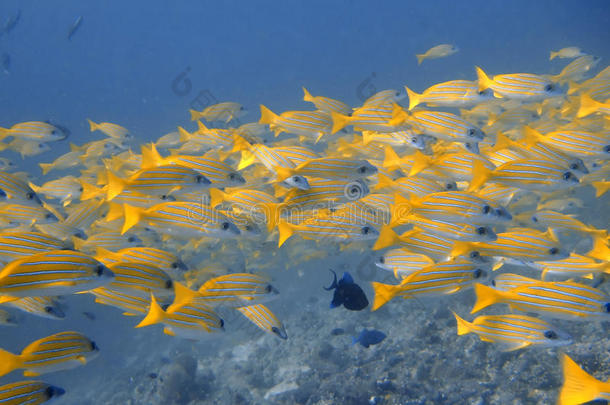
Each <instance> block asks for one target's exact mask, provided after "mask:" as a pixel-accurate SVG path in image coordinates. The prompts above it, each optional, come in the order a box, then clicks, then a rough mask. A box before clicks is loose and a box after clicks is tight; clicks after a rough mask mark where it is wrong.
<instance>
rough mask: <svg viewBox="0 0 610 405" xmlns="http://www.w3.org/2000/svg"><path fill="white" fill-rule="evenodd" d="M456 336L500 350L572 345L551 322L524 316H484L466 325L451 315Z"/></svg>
mask: <svg viewBox="0 0 610 405" xmlns="http://www.w3.org/2000/svg"><path fill="white" fill-rule="evenodd" d="M453 315H454V316H455V319H456V321H457V334H458V335H466V334H468V333H475V334H476V335H478V336H479V338H480V339H481V340H482V341H484V342H491V343H496V344H498V345H499V346H500V348H501V349H502V350H503V351H513V350H519V349H523V348H526V347H532V346H537V347H559V346H567V345H570V344H572V342H573V340H572V337H571V336H570V335H569V334H567V333H566V332H564V331H562V330H560V329H557V328H556V327H554V326H553V325H551V324H550V323H548V322H546V321H544V320H542V319H538V318H534V317H531V316H526V315H513V314H509V315H484V316H479V317H477V318H476V319H475V320H474V321H472V322H468V321H466V320H464V319H462V318H460V317H459V316H458V314H456V313H455V312H454V313H453Z"/></svg>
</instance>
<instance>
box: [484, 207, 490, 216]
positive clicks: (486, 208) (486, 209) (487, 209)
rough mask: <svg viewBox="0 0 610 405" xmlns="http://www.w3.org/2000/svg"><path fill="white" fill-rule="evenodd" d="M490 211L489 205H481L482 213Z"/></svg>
mask: <svg viewBox="0 0 610 405" xmlns="http://www.w3.org/2000/svg"><path fill="white" fill-rule="evenodd" d="M490 211H491V207H490V206H489V205H484V206H483V214H489V212H490Z"/></svg>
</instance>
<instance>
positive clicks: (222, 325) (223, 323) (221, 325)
mask: <svg viewBox="0 0 610 405" xmlns="http://www.w3.org/2000/svg"><path fill="white" fill-rule="evenodd" d="M224 326H225V321H223V320H222V319H220V327H221V328H224Z"/></svg>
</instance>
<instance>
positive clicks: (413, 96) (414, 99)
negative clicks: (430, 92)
mask: <svg viewBox="0 0 610 405" xmlns="http://www.w3.org/2000/svg"><path fill="white" fill-rule="evenodd" d="M405 90H407V95H408V96H409V111H411V110H412V109H414V108H415V106H417V105H419V104H420V103H421V94H417V93H416V92H414V91H413V90H411V89H410V88H408V87H407V86H405Z"/></svg>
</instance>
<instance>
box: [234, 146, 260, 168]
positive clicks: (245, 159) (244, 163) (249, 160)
mask: <svg viewBox="0 0 610 405" xmlns="http://www.w3.org/2000/svg"><path fill="white" fill-rule="evenodd" d="M254 162H256V156H255V155H254V153H252V152H250V151H249V150H242V151H241V160H240V161H239V164H238V165H237V170H242V169H245V168H246V167H248V166H251V165H252V164H254Z"/></svg>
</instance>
